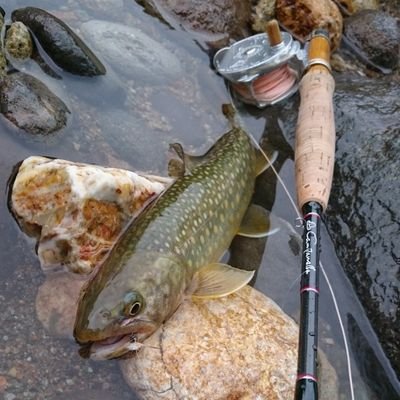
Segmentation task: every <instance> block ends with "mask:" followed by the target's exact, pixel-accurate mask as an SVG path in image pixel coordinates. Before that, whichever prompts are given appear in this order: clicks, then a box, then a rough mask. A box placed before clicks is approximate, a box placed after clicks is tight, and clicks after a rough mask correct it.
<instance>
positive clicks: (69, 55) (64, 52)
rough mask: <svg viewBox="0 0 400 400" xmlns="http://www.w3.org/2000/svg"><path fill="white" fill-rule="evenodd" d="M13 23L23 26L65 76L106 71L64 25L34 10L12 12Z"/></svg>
mask: <svg viewBox="0 0 400 400" xmlns="http://www.w3.org/2000/svg"><path fill="white" fill-rule="evenodd" d="M11 18H12V20H13V21H21V22H23V23H24V24H25V25H26V26H27V27H28V28H29V29H30V30H31V32H32V33H33V34H34V35H35V36H36V38H37V40H38V41H39V43H40V44H41V46H42V47H43V49H44V50H45V51H46V53H47V54H48V55H49V56H50V57H51V58H52V60H53V61H54V62H55V63H56V64H57V65H58V66H59V67H60V68H62V69H64V70H65V71H67V72H70V73H72V74H76V75H82V76H95V75H104V74H105V73H106V69H105V67H104V65H103V64H102V63H101V62H100V60H99V59H98V58H97V57H96V56H95V55H94V54H93V52H92V51H91V50H90V49H89V48H88V47H87V46H86V44H85V43H84V42H83V41H82V40H81V39H80V38H79V37H78V35H77V34H76V33H74V32H73V31H72V30H71V28H69V27H68V26H67V25H66V24H65V23H64V22H63V21H61V20H60V19H58V18H56V17H55V16H54V15H51V14H50V13H48V12H46V11H44V10H41V9H40V8H35V7H25V8H20V9H18V10H15V11H13V13H12V15H11Z"/></svg>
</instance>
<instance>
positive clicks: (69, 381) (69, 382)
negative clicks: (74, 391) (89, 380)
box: [65, 379, 74, 385]
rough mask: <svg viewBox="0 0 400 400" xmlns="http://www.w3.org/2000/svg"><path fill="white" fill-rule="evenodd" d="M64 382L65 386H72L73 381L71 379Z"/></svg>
mask: <svg viewBox="0 0 400 400" xmlns="http://www.w3.org/2000/svg"><path fill="white" fill-rule="evenodd" d="M65 382H66V383H67V385H73V384H74V381H73V380H72V379H67V380H66V381H65Z"/></svg>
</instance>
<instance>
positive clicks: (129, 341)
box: [79, 320, 157, 360]
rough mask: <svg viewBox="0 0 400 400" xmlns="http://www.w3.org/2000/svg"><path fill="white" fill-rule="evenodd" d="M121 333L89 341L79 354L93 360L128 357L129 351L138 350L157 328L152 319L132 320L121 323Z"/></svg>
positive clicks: (82, 346) (83, 345)
mask: <svg viewBox="0 0 400 400" xmlns="http://www.w3.org/2000/svg"><path fill="white" fill-rule="evenodd" d="M121 328H122V329H121V330H120V333H116V334H110V335H108V336H107V337H102V338H98V339H95V340H92V341H88V342H86V343H83V344H82V345H81V348H80V350H79V354H80V355H81V357H83V358H91V359H93V360H111V359H113V358H121V357H126V356H127V355H129V353H132V352H137V351H138V350H139V349H140V348H141V347H142V346H143V344H142V341H143V340H145V339H146V338H147V337H149V336H150V335H151V334H152V333H153V332H155V330H156V329H157V326H156V324H154V323H153V322H151V321H144V320H135V321H133V320H130V321H126V322H125V321H124V322H123V323H122V324H121Z"/></svg>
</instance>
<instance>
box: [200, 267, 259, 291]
mask: <svg viewBox="0 0 400 400" xmlns="http://www.w3.org/2000/svg"><path fill="white" fill-rule="evenodd" d="M253 276H254V271H246V270H243V269H238V268H234V267H231V266H230V265H227V264H221V263H212V264H208V265H206V266H205V267H203V268H201V269H200V270H199V271H197V273H196V275H195V277H194V279H195V280H196V285H197V286H196V290H195V292H194V293H193V294H192V296H193V297H195V298H217V297H223V296H227V295H228V294H231V293H234V292H236V291H237V290H239V289H241V288H242V287H243V286H245V285H247V284H248V283H249V282H250V281H251V279H252V278H253Z"/></svg>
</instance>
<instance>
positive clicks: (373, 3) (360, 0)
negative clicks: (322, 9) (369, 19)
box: [335, 0, 379, 14]
mask: <svg viewBox="0 0 400 400" xmlns="http://www.w3.org/2000/svg"><path fill="white" fill-rule="evenodd" d="M335 2H336V4H338V5H339V6H340V7H342V8H343V9H344V10H345V11H347V13H349V14H354V13H355V12H358V11H361V10H377V9H378V7H379V2H378V0H335Z"/></svg>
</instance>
